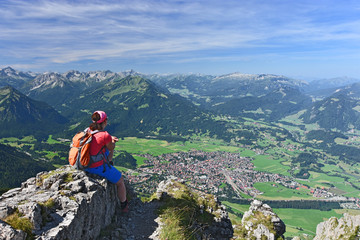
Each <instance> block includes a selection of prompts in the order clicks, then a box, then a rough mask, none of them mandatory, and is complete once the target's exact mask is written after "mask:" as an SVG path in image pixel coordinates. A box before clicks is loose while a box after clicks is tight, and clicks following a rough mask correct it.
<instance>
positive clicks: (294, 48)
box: [0, 0, 360, 80]
mask: <svg viewBox="0 0 360 240" xmlns="http://www.w3.org/2000/svg"><path fill="white" fill-rule="evenodd" d="M359 65H360V1H357V0H354V1H349V0H341V1H340V0H183V1H181V0H179V1H177V0H166V1H165V0H147V1H145V0H129V1H128V0H118V1H106V0H97V1H94V0H83V1H78V0H63V1H60V0H58V1H52V0H44V1H31V0H30V1H29V0H26V1H25V0H24V1H21V0H8V1H4V0H0V68H3V67H6V66H12V67H13V68H15V69H18V70H22V71H35V72H42V71H57V72H66V71H68V70H71V69H75V70H79V71H93V70H111V71H113V72H120V71H124V70H128V69H134V70H135V71H138V72H142V73H190V72H191V73H202V74H213V75H221V74H227V73H232V72H241V73H272V74H280V75H286V76H290V77H295V78H303V79H308V80H309V79H310V80H311V78H314V79H315V78H330V77H337V76H349V77H355V78H360V67H359Z"/></svg>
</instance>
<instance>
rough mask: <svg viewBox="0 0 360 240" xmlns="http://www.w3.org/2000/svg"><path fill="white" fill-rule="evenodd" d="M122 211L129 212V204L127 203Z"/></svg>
mask: <svg viewBox="0 0 360 240" xmlns="http://www.w3.org/2000/svg"><path fill="white" fill-rule="evenodd" d="M121 212H123V213H127V212H129V204H126V206H125V207H124V208H121Z"/></svg>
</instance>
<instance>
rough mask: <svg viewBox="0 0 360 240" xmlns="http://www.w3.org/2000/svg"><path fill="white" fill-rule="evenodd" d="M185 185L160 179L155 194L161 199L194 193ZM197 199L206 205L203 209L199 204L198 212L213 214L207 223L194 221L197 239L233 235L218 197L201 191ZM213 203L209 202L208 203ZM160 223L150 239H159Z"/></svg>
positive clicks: (193, 226) (159, 220) (229, 236)
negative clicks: (211, 219)
mask: <svg viewBox="0 0 360 240" xmlns="http://www.w3.org/2000/svg"><path fill="white" fill-rule="evenodd" d="M184 186H185V185H183V184H180V183H179V182H176V181H173V180H172V179H168V180H166V181H162V182H161V183H160V184H159V185H158V188H157V191H156V195H157V197H158V198H159V199H160V200H161V199H166V198H172V197H174V196H176V195H181V193H182V192H183V193H184V194H186V195H189V196H191V195H195V192H193V193H192V192H191V190H189V189H187V188H186V187H185V188H184ZM196 194H197V196H198V198H199V199H202V200H203V201H204V202H205V203H206V204H207V205H208V207H207V209H204V206H201V205H199V212H200V213H203V212H204V211H206V212H208V213H211V214H213V216H214V217H213V221H212V223H211V224H209V225H202V224H200V223H197V222H194V223H193V225H192V229H193V232H194V233H196V238H197V239H208V240H215V239H216V240H225V239H226V240H228V239H231V238H232V237H233V233H234V230H233V227H232V224H231V221H230V218H229V216H228V213H227V211H226V207H225V206H224V205H222V204H221V202H220V201H218V199H217V198H216V197H215V196H213V195H209V194H207V195H206V194H204V193H201V192H196ZM210 202H211V203H213V204H209V203H210ZM157 221H158V222H161V218H159V219H157ZM161 227H162V224H161V223H160V224H159V227H158V228H157V229H156V231H155V232H154V234H153V235H152V239H159V238H158V235H159V232H160V231H161Z"/></svg>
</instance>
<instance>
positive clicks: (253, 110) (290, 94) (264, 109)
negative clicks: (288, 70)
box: [213, 88, 311, 121]
mask: <svg viewBox="0 0 360 240" xmlns="http://www.w3.org/2000/svg"><path fill="white" fill-rule="evenodd" d="M310 104H311V99H310V97H307V96H306V95H304V94H302V93H301V92H300V91H299V90H297V89H293V88H280V89H278V90H274V91H272V92H270V93H268V94H266V95H263V96H259V97H256V96H247V97H242V98H237V99H232V100H229V101H227V102H225V103H223V104H218V105H216V106H214V107H213V109H215V110H216V111H217V112H218V113H221V114H229V115H232V116H243V117H251V118H254V119H259V118H263V119H267V120H270V121H274V120H279V119H281V118H283V117H285V116H287V115H290V114H292V113H294V112H298V111H300V110H302V109H304V108H306V107H307V106H309V105H310Z"/></svg>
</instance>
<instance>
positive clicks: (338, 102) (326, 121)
mask: <svg viewBox="0 0 360 240" xmlns="http://www.w3.org/2000/svg"><path fill="white" fill-rule="evenodd" d="M300 118H302V119H303V121H304V122H305V123H317V124H319V126H320V127H321V128H324V129H327V130H331V129H337V130H340V131H348V130H350V129H353V128H355V129H360V102H359V101H357V100H355V99H352V98H350V97H349V95H348V94H346V93H344V92H342V91H341V92H337V93H335V94H333V95H331V96H330V97H327V98H325V99H324V100H321V101H318V102H315V103H314V105H313V106H312V107H311V108H309V109H308V110H307V111H306V112H305V113H304V114H303V115H301V116H300Z"/></svg>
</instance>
